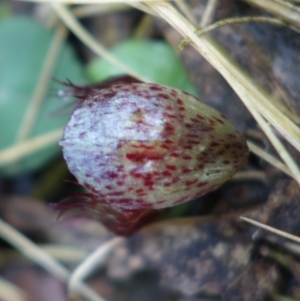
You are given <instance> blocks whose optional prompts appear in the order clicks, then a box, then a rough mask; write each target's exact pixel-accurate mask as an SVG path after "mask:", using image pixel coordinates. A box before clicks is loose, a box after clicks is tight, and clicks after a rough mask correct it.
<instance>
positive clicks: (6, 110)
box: [0, 17, 86, 175]
mask: <svg viewBox="0 0 300 301" xmlns="http://www.w3.org/2000/svg"><path fill="white" fill-rule="evenodd" d="M53 36H54V33H53V32H51V31H49V30H48V29H46V28H44V27H42V26H41V25H39V24H38V23H36V22H34V21H33V20H31V19H29V18H25V17H13V18H7V19H3V20H0V45H1V47H0V66H1V68H0V151H1V149H4V148H6V147H9V146H11V145H13V144H14V142H15V141H16V136H17V133H18V131H19V128H20V126H21V124H22V121H23V118H24V114H25V112H26V110H27V107H28V105H29V102H30V99H31V97H32V94H33V91H34V88H35V85H36V83H37V81H38V78H39V76H40V73H41V70H42V66H43V62H44V60H45V58H46V55H47V51H48V47H49V46H50V43H51V41H52V39H53ZM54 78H56V79H60V80H65V79H66V78H69V79H71V80H72V81H73V82H75V83H82V82H86V77H85V74H84V70H83V67H82V66H81V64H80V63H79V61H78V59H77V58H76V57H75V55H74V53H73V51H72V49H71V48H70V47H68V46H67V45H64V46H63V47H62V50H61V52H60V55H59V59H58V62H57V66H56V67H55V72H54ZM58 88H59V85H58V84H57V83H55V82H54V81H53V82H52V83H51V87H50V88H49V91H48V93H47V97H46V98H45V99H44V100H43V103H42V107H41V108H40V110H39V113H38V117H37V119H36V121H35V124H34V128H33V129H32V131H31V134H30V137H35V136H37V135H41V134H43V133H47V132H49V131H51V130H54V129H58V128H60V127H63V126H64V125H65V124H66V122H67V120H68V119H69V116H70V112H71V110H72V108H70V106H69V110H68V111H69V112H66V109H65V108H64V107H66V106H65V104H64V103H63V101H62V100H61V99H60V98H58V97H57V96H56V91H57V89H58ZM73 106H74V104H73ZM59 152H60V148H59V147H58V145H57V143H55V144H53V145H51V146H49V147H47V148H45V149H43V150H41V151H38V152H36V153H34V154H31V155H28V156H27V157H25V158H24V159H22V160H20V161H18V163H17V164H12V165H5V166H4V167H3V166H0V172H1V173H4V174H7V175H13V174H16V173H22V172H26V171H31V170H34V169H37V168H40V167H42V166H43V165H45V164H46V163H47V162H49V161H50V160H51V159H52V158H53V157H54V156H56V155H57V154H58V153H59Z"/></svg>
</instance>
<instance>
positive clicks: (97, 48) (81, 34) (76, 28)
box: [51, 3, 149, 82]
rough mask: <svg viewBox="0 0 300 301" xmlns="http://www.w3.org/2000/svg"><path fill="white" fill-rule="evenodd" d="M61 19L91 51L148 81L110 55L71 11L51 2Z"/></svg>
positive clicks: (136, 76)
mask: <svg viewBox="0 0 300 301" xmlns="http://www.w3.org/2000/svg"><path fill="white" fill-rule="evenodd" d="M51 6H52V7H53V8H54V10H55V11H56V13H57V14H58V16H59V17H60V18H61V20H62V21H63V22H64V23H65V24H66V26H67V27H68V28H69V30H70V31H72V32H73V33H74V34H75V35H76V36H77V37H78V38H79V39H80V40H81V41H82V42H83V43H84V44H86V45H87V46H88V47H89V48H90V49H91V50H92V51H94V52H95V53H96V54H97V55H100V56H102V57H103V58H104V59H106V60H108V61H109V62H111V63H112V64H114V65H116V66H118V67H119V68H120V69H122V70H123V71H124V72H125V73H127V74H129V75H131V76H133V77H135V78H137V79H139V80H141V81H144V82H147V81H149V80H148V79H146V78H145V77H143V76H141V75H140V74H138V73H136V72H135V71H133V70H132V69H131V68H129V67H128V66H126V65H124V64H123V63H122V62H121V61H119V60H118V59H117V58H116V57H114V56H113V55H111V54H110V53H109V51H108V50H106V49H105V48H104V47H103V46H102V45H101V44H100V43H99V42H98V41H97V40H96V39H95V38H94V37H93V36H92V35H90V33H89V32H88V31H86V30H85V29H84V27H83V26H81V24H80V23H79V22H78V21H77V19H76V18H75V17H74V16H73V14H72V12H71V11H70V10H69V9H68V8H67V7H66V6H65V5H63V4H60V3H51Z"/></svg>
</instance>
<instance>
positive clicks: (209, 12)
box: [200, 0, 219, 28]
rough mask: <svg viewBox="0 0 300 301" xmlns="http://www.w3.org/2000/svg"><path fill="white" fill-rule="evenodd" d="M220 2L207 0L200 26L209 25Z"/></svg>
mask: <svg viewBox="0 0 300 301" xmlns="http://www.w3.org/2000/svg"><path fill="white" fill-rule="evenodd" d="M218 4H219V0H208V1H207V4H206V6H205V10H204V12H203V15H202V18H201V22H200V28H202V27H204V26H207V25H208V24H210V23H211V22H212V20H213V16H214V13H215V11H216V9H217V6H218Z"/></svg>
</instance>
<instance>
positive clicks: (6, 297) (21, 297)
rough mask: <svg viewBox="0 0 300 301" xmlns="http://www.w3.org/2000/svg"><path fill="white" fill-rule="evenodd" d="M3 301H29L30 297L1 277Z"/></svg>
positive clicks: (0, 297)
mask: <svg viewBox="0 0 300 301" xmlns="http://www.w3.org/2000/svg"><path fill="white" fill-rule="evenodd" d="M0 292H1V296H0V299H1V301H28V300H29V296H27V294H26V293H25V292H24V291H22V290H21V289H20V288H18V287H17V286H16V285H14V284H13V283H11V282H9V281H7V280H6V279H4V278H2V277H1V276H0Z"/></svg>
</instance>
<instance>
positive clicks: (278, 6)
mask: <svg viewBox="0 0 300 301" xmlns="http://www.w3.org/2000/svg"><path fill="white" fill-rule="evenodd" d="M243 1H244V2H247V3H248V4H250V5H253V6H256V7H259V8H261V9H262V10H264V11H266V12H268V13H270V14H272V15H274V16H276V17H277V18H279V19H281V20H283V21H284V22H287V23H288V24H291V25H292V26H293V27H296V28H300V8H299V7H298V6H295V5H293V4H292V3H288V2H287V1H278V0H263V1H261V0H243Z"/></svg>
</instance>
